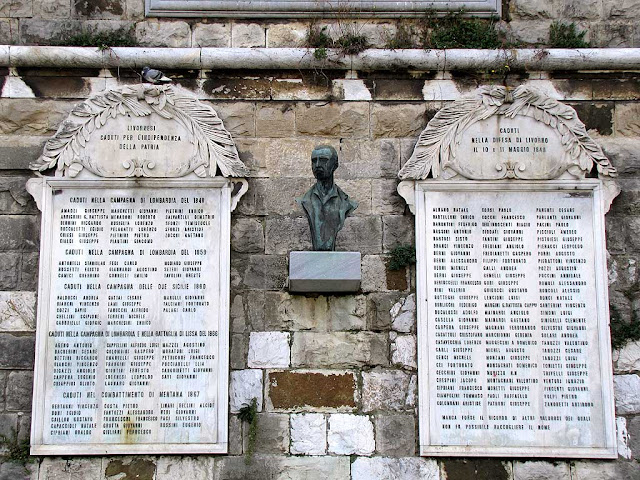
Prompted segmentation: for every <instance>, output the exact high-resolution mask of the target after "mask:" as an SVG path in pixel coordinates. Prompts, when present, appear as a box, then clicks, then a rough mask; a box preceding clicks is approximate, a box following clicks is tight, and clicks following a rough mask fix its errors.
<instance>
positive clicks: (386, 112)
mask: <svg viewBox="0 0 640 480" xmlns="http://www.w3.org/2000/svg"><path fill="white" fill-rule="evenodd" d="M426 126H427V110H426V106H425V104H424V102H421V103H401V104H397V103H392V104H385V103H374V104H373V105H372V106H371V134H372V136H373V137H374V138H380V137H386V138H388V137H414V136H415V137H417V136H418V135H419V134H420V132H422V130H424V127H426Z"/></svg>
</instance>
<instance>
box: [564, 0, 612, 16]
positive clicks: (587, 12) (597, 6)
mask: <svg viewBox="0 0 640 480" xmlns="http://www.w3.org/2000/svg"><path fill="white" fill-rule="evenodd" d="M562 3H564V5H563V4H562ZM562 3H560V5H559V7H560V8H559V10H560V12H561V13H560V17H561V18H571V19H575V20H597V19H600V18H602V14H603V10H602V2H601V1H600V0H585V1H582V2H562Z"/></svg>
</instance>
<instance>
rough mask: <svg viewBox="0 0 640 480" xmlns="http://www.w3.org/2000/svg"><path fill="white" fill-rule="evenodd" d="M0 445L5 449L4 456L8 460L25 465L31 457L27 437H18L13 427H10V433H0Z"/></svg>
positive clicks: (29, 461)
mask: <svg viewBox="0 0 640 480" xmlns="http://www.w3.org/2000/svg"><path fill="white" fill-rule="evenodd" d="M0 447H3V448H5V449H6V450H7V454H6V455H5V458H6V459H7V460H8V461H9V462H14V463H19V464H20V465H22V466H23V467H26V465H27V463H31V461H32V460H33V458H32V457H31V455H29V447H30V445H29V437H27V438H19V437H18V432H17V430H16V429H15V428H12V429H11V435H4V434H0Z"/></svg>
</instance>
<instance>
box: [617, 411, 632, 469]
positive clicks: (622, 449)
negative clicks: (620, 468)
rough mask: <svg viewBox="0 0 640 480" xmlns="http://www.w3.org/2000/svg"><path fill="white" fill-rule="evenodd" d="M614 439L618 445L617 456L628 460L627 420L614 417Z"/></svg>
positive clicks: (629, 450)
mask: <svg viewBox="0 0 640 480" xmlns="http://www.w3.org/2000/svg"><path fill="white" fill-rule="evenodd" d="M616 439H617V443H618V456H619V457H622V458H626V459H630V458H631V449H630V448H629V431H628V430H627V419H626V418H625V417H616Z"/></svg>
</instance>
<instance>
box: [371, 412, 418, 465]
mask: <svg viewBox="0 0 640 480" xmlns="http://www.w3.org/2000/svg"><path fill="white" fill-rule="evenodd" d="M374 425H375V429H376V451H377V452H378V453H379V454H380V455H385V456H389V457H412V456H414V455H415V453H416V421H415V418H414V417H413V415H380V416H377V417H375V419H374Z"/></svg>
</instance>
